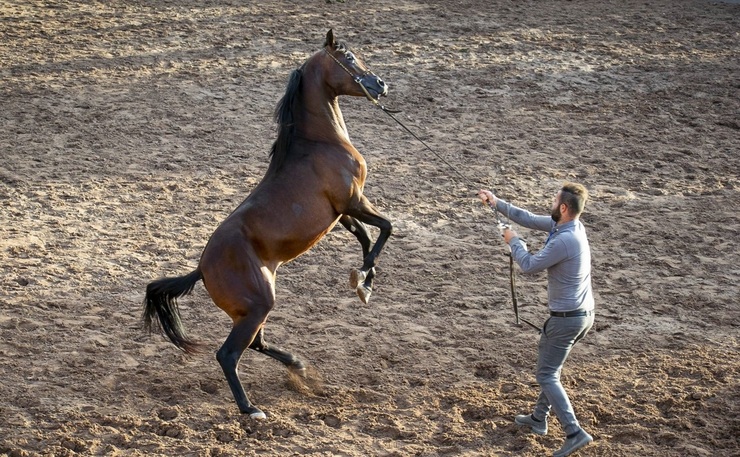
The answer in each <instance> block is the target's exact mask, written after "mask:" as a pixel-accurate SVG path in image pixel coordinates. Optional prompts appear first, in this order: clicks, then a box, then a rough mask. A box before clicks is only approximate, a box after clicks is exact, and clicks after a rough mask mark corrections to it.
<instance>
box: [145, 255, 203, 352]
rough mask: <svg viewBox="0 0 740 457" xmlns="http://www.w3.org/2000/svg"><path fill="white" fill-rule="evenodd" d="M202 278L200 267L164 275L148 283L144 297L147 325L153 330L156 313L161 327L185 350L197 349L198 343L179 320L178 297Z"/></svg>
mask: <svg viewBox="0 0 740 457" xmlns="http://www.w3.org/2000/svg"><path fill="white" fill-rule="evenodd" d="M201 279H203V275H202V274H201V272H200V269H196V270H195V271H193V272H192V273H190V274H187V275H185V276H178V277H176V278H162V279H158V280H156V281H153V282H151V283H149V285H148V286H146V296H145V297H144V315H143V320H144V329H145V330H147V331H149V332H151V331H152V326H153V323H154V322H153V320H154V316H155V315H156V316H157V318H158V320H159V328H160V329H161V331H162V332H164V334H165V335H166V336H167V338H169V339H170V341H172V343H173V344H174V345H175V346H177V347H178V348H180V349H182V350H183V351H185V352H186V353H193V352H197V349H198V345H197V344H196V343H195V342H193V341H191V340H189V339H188V338H187V336H185V330H184V329H183V327H182V321H181V320H180V310H179V309H178V307H177V299H178V298H179V297H182V296H183V295H187V294H189V293H190V292H191V291H192V290H193V287H195V283H196V282H198V281H199V280H201Z"/></svg>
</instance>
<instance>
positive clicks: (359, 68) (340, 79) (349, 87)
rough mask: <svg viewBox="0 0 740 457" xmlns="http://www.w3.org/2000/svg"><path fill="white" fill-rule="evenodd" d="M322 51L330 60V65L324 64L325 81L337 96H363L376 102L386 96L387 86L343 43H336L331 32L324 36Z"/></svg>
mask: <svg viewBox="0 0 740 457" xmlns="http://www.w3.org/2000/svg"><path fill="white" fill-rule="evenodd" d="M324 51H325V53H326V55H327V56H328V57H329V58H330V59H328V60H329V61H330V63H328V64H326V65H327V66H326V68H327V69H328V70H329V72H330V77H328V78H327V80H328V81H329V83H330V85H331V86H332V88H333V89H334V90H335V91H336V93H337V95H354V96H358V97H362V96H365V97H368V98H371V99H373V100H377V99H379V98H380V97H381V96H382V95H387V94H388V86H387V85H386V84H385V83H384V82H383V80H382V79H380V78H379V77H378V76H377V75H376V74H375V73H373V72H372V71H370V70H369V69H368V68H367V67H366V66H365V64H364V63H363V62H362V60H361V59H360V58H359V57H357V56H356V55H355V54H354V53H352V51H350V50H349V48H347V46H345V44H344V43H341V42H337V41H336V40H335V38H334V32H333V31H332V30H329V32H328V33H327V34H326V42H324Z"/></svg>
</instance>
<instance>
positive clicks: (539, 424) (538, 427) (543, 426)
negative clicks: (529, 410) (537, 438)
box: [514, 414, 547, 435]
mask: <svg viewBox="0 0 740 457" xmlns="http://www.w3.org/2000/svg"><path fill="white" fill-rule="evenodd" d="M514 422H515V423H516V424H517V425H527V426H529V427H531V428H532V432H533V433H536V434H538V435H547V419H545V420H542V421H537V420H534V417H532V415H531V414H520V415H518V416H516V417H515V418H514Z"/></svg>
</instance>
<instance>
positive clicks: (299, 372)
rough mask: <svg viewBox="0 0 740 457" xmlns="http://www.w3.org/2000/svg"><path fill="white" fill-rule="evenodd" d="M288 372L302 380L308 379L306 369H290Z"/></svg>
mask: <svg viewBox="0 0 740 457" xmlns="http://www.w3.org/2000/svg"><path fill="white" fill-rule="evenodd" d="M288 370H289V371H290V372H291V373H293V374H295V375H298V376H300V377H301V378H305V377H306V367H300V368H295V367H289V368H288Z"/></svg>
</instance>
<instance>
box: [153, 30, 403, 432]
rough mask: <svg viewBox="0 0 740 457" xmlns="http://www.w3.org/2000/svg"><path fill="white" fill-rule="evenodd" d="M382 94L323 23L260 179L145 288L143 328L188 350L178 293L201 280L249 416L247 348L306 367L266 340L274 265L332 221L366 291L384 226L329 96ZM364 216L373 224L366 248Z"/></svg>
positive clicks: (281, 109) (356, 283)
mask: <svg viewBox="0 0 740 457" xmlns="http://www.w3.org/2000/svg"><path fill="white" fill-rule="evenodd" d="M387 93H388V87H387V86H386V85H385V83H384V82H383V80H382V79H380V78H379V77H378V76H377V75H375V74H374V73H372V72H371V71H370V70H368V69H367V67H366V66H365V64H364V63H363V62H362V61H361V60H360V59H359V58H358V57H357V56H355V55H354V54H353V53H352V52H351V51H350V50H349V49H348V48H347V47H346V46H345V45H344V43H341V42H337V41H336V40H335V37H334V32H333V31H332V30H329V32H328V33H327V34H326V41H325V43H324V47H323V48H322V49H321V50H320V51H318V52H316V53H315V54H314V55H313V56H311V57H310V58H308V59H307V60H306V61H305V62H304V63H303V65H302V66H301V67H300V68H298V69H297V70H294V71H293V72H292V73H291V75H290V79H289V82H288V85H287V88H286V91H285V94H284V95H283V97H282V98H281V99H280V101H279V102H278V105H277V108H276V109H275V120H276V122H277V124H278V135H277V139H276V140H275V142H274V143H273V145H272V149H271V151H270V164H269V166H268V168H267V171H266V173H265V175H264V177H263V178H262V180H261V181H260V183H259V184H258V185H257V186H256V187H255V188H254V190H253V191H252V192H251V193H250V194H249V196H247V198H246V199H245V200H244V201H243V202H242V203H241V204H240V205H239V206H238V207H237V208H236V210H234V212H232V213H231V214H230V215H229V216H228V217H227V218H226V219H225V220H224V221H223V222H222V223H221V225H220V226H218V228H216V230H215V231H214V232H213V234H212V235H211V238H210V240H209V241H208V243H207V244H206V247H205V249H204V250H203V253H202V255H201V258H200V262H199V264H198V267H197V268H196V269H195V270H194V271H193V272H191V273H189V274H187V275H185V276H180V277H174V278H163V279H158V280H156V281H153V282H151V283H150V284H149V285H148V286H147V288H146V296H145V298H144V314H143V321H144V328H145V330H148V331H149V332H152V330H153V326H155V327H158V330H160V331H161V332H163V333H164V335H166V336H167V337H168V338H169V340H170V341H172V343H174V345H175V346H177V347H178V348H180V349H181V350H183V351H185V352H186V353H190V352H194V351H196V349H197V344H196V343H194V342H193V341H191V340H190V339H189V338H188V337H187V336H186V334H185V332H184V330H183V326H182V322H181V320H180V312H179V309H178V305H177V298H180V297H182V296H183V295H186V294H188V293H190V292H191V291H192V290H193V287H194V286H195V284H196V283H197V282H198V281H199V280H203V284H204V286H205V288H206V290H207V291H208V293H209V295H210V297H211V299H212V300H213V302H214V303H215V304H216V306H218V307H219V308H221V309H222V310H223V311H225V312H226V314H228V315H229V317H231V319H232V321H233V326H232V329H231V332H230V333H229V335H228V337H227V338H226V341H225V342H224V343H223V345H222V346H221V348H220V349H219V350H218V352H217V353H216V359H217V360H218V363H219V364H220V365H221V368H222V369H223V372H224V375H225V377H226V380H227V381H228V384H229V387H230V388H231V392H232V393H233V395H234V399H235V400H236V403H237V405H238V407H239V410H240V411H241V412H242V413H244V414H249V416H250V417H252V418H254V419H264V418H265V417H266V415H265V413H264V412H262V411H261V410H260V409H259V408H257V407H256V406H254V405H253V404H252V403H251V402H250V401H249V399H248V398H247V395H246V393H245V392H244V387H243V386H242V384H241V381H240V380H239V376H238V374H237V365H238V364H239V360H240V359H241V356H242V354H243V353H244V351H245V350H246V349H247V348H249V349H253V350H255V351H258V352H261V353H262V354H265V355H268V356H270V357H273V358H275V359H276V360H278V361H280V362H282V363H283V364H285V365H286V366H287V367H288V368H289V369H290V370H293V371H295V372H298V373H299V374H302V375H305V365H304V363H303V362H302V361H301V360H300V359H299V358H297V357H296V356H294V355H293V354H291V353H290V352H287V351H285V350H282V349H279V348H277V347H275V346H272V345H268V344H267V343H266V342H265V338H264V327H265V322H266V320H267V316H268V314H269V313H270V311H271V310H272V308H273V306H275V277H276V272H277V269H278V267H280V266H281V265H282V264H284V263H286V262H288V261H290V260H292V259H295V258H296V257H298V256H299V255H301V254H303V253H305V252H306V251H308V250H309V249H311V247H312V246H314V245H315V244H316V243H318V242H319V240H320V239H321V238H322V237H323V236H324V235H326V233H328V232H329V231H330V230H331V229H332V228H333V227H334V226H335V225H336V223H337V222H339V223H340V224H341V225H342V226H344V227H345V228H347V229H348V230H349V231H350V232H351V233H352V234H354V235H355V237H356V238H357V239H358V240H359V242H360V245H361V246H362V254H363V259H364V260H363V263H362V267H360V268H359V269H352V270H351V272H350V286H351V287H352V288H354V289H355V290H356V292H357V294H358V296H359V297H360V299H361V300H362V301H363V302H364V303H367V301H368V299H369V297H370V294H371V292H372V286H373V278H374V277H375V268H374V267H375V265H376V261H377V258H378V255H379V254H380V252H381V250H382V249H383V246H384V244H385V243H386V241H387V240H388V237H389V236H390V235H391V231H392V226H391V223H390V221H389V220H388V219H387V218H386V217H384V216H383V215H381V213H380V212H379V211H378V210H377V209H376V208H375V207H374V206H373V205H372V204H371V203H370V201H369V200H368V199H367V198H366V197H365V195H364V193H363V189H364V185H365V179H366V178H367V165H366V163H365V159H364V158H363V157H362V155H360V153H359V152H358V151H357V149H355V147H354V146H352V143H351V142H350V139H349V135H348V133H347V126H346V125H345V123H344V118H343V117H342V112H341V111H340V109H339V104H338V101H337V99H338V97H339V96H340V95H350V96H360V97H361V96H365V97H368V98H370V99H371V100H374V101H375V102H377V99H378V98H380V96H382V95H386V94H387ZM366 224H367V225H370V226H374V227H377V228H379V229H380V232H379V235H378V237H377V239H376V242H375V244H374V245H372V247H371V244H372V243H371V238H370V235H369V233H368V230H367V227H366ZM155 317H156V321H158V322H155Z"/></svg>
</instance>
